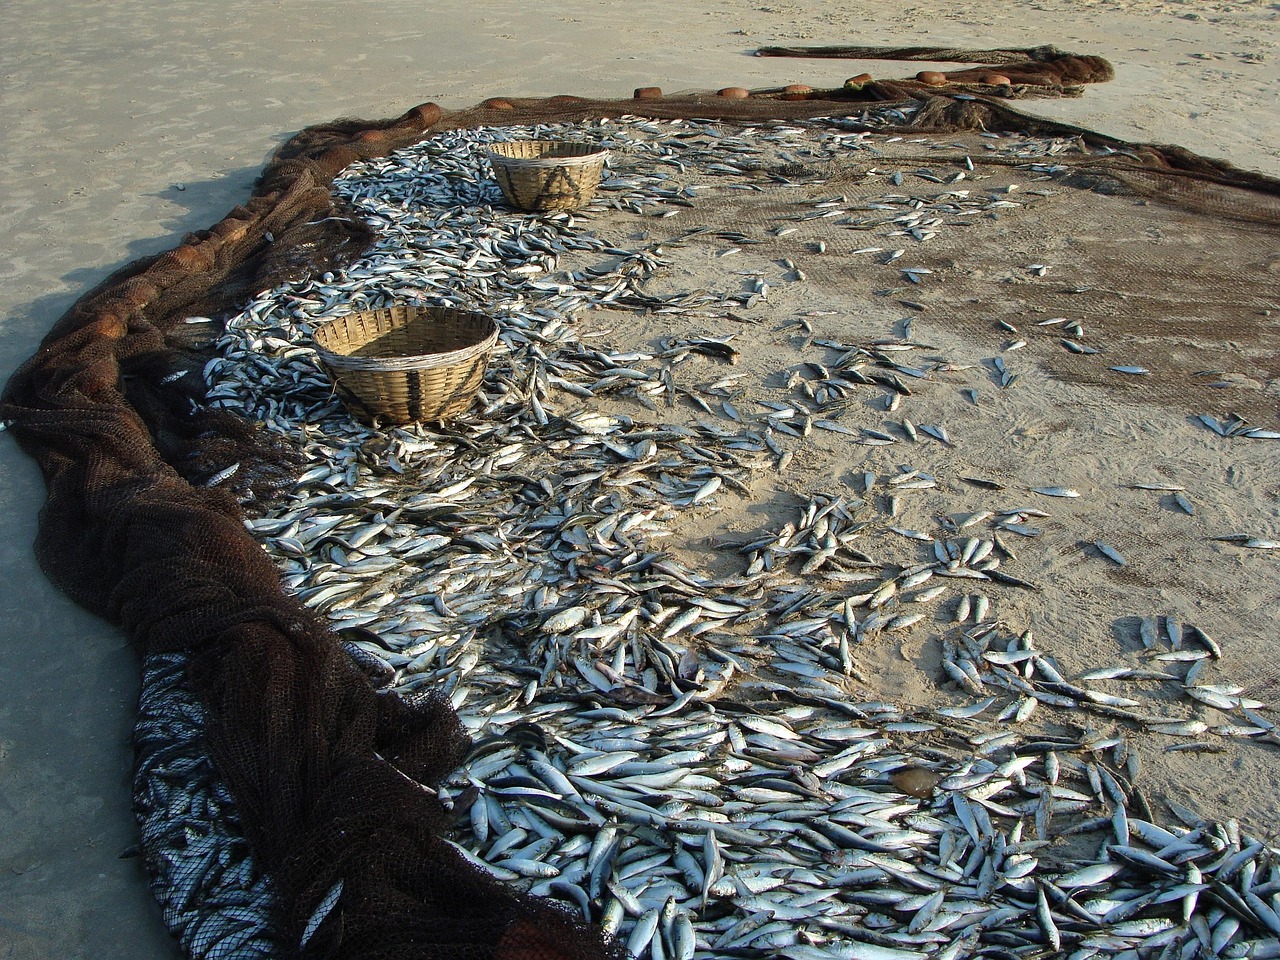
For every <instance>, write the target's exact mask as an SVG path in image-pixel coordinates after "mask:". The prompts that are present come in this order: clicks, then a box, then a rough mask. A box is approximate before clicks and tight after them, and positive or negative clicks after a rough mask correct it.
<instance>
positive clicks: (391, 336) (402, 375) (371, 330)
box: [315, 306, 498, 423]
mask: <svg viewBox="0 0 1280 960" xmlns="http://www.w3.org/2000/svg"><path fill="white" fill-rule="evenodd" d="M497 340H498V327H497V324H495V323H494V322H493V319H492V318H490V317H487V316H485V315H484V314H480V313H471V312H469V311H466V310H453V309H449V308H447V307H416V306H396V307H391V308H390V309H386V310H364V311H360V312H357V313H351V314H348V315H347V316H345V317H339V318H338V319H336V320H332V321H330V322H329V323H326V324H325V325H324V326H322V327H320V328H318V329H317V330H316V332H315V341H316V347H317V348H318V349H317V353H319V355H320V360H321V362H322V363H323V364H324V365H325V367H327V368H328V370H329V373H330V374H331V375H332V377H333V379H334V383H335V384H336V385H337V386H338V387H339V389H340V391H341V393H342V395H343V400H344V401H345V402H346V403H347V405H348V406H349V407H350V408H351V410H352V412H354V413H355V414H356V415H357V416H359V417H360V418H361V419H363V420H372V419H373V418H375V417H377V418H380V419H381V420H384V421H389V422H392V423H411V422H413V421H415V420H447V419H448V418H450V417H455V416H457V415H458V414H460V413H462V412H463V411H464V410H466V409H467V407H469V406H470V405H471V401H472V400H474V399H475V395H476V392H477V391H478V390H479V389H480V381H481V380H482V379H483V378H484V371H485V366H486V364H487V363H488V361H489V354H490V353H491V352H492V351H493V345H494V344H495V343H496V342H497Z"/></svg>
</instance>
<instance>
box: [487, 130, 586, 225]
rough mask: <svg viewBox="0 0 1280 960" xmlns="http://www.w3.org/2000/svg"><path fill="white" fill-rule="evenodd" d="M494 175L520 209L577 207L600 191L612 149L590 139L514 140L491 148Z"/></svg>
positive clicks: (584, 203)
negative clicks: (583, 140) (601, 179)
mask: <svg viewBox="0 0 1280 960" xmlns="http://www.w3.org/2000/svg"><path fill="white" fill-rule="evenodd" d="M488 155H489V163H490V165H491V166H492V167H493V176H494V179H496V180H497V181H498V186H500V187H501V188H502V193H503V195H504V196H505V197H506V198H507V202H508V203H510V204H511V205H512V206H513V207H516V208H517V209H519V210H528V211H534V212H541V211H545V210H573V209H574V208H576V207H585V206H586V205H587V204H588V203H590V202H591V198H592V197H594V196H595V195H596V187H598V186H599V185H600V171H601V170H603V169H604V161H605V159H606V158H607V157H608V156H609V151H608V150H605V149H604V148H602V147H597V146H594V145H592V144H589V143H566V142H564V141H561V140H513V141H511V142H509V143H495V144H493V145H492V146H491V147H490V148H489V151H488Z"/></svg>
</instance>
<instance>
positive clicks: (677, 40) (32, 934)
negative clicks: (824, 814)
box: [0, 0, 1280, 960]
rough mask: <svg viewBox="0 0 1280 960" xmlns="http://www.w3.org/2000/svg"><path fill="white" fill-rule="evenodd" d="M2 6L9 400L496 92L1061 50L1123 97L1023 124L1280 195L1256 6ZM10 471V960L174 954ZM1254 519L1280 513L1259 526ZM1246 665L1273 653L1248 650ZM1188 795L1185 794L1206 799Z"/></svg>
mask: <svg viewBox="0 0 1280 960" xmlns="http://www.w3.org/2000/svg"><path fill="white" fill-rule="evenodd" d="M6 9H7V14H8V16H7V22H8V25H9V29H8V30H7V31H5V33H4V36H3V37H0V58H2V59H3V61H4V64H5V68H4V69H5V76H4V80H3V84H2V85H0V106H2V108H3V110H4V115H5V117H6V124H5V125H6V130H5V133H6V136H5V137H4V140H3V145H2V146H0V170H2V171H3V173H2V175H0V176H2V177H3V180H2V182H3V185H4V186H3V191H2V196H0V235H2V236H3V240H0V243H3V244H4V245H5V246H4V255H3V256H0V281H2V282H0V324H3V327H2V329H3V333H4V337H3V339H0V375H3V376H5V377H7V376H8V375H9V373H10V372H12V370H13V369H14V368H15V367H16V366H17V365H18V364H19V363H21V362H22V361H23V360H24V359H25V358H26V357H28V356H29V355H30V354H31V353H32V352H33V351H34V349H35V348H36V345H37V344H38V343H39V341H40V338H41V337H42V336H43V335H44V333H45V332H46V331H47V330H48V329H49V327H50V326H51V325H52V323H53V322H54V321H55V320H56V319H57V318H58V317H59V316H60V315H61V314H62V313H63V312H64V311H65V310H66V309H67V308H68V307H69V306H70V305H71V304H72V303H73V302H74V301H75V300H76V298H77V297H79V296H80V295H81V294H83V293H84V292H85V291H86V290H88V289H89V288H90V287H92V286H93V285H94V284H96V283H98V282H100V281H101V280H102V279H103V278H105V277H106V276H107V275H109V274H110V273H111V272H112V271H113V270H114V269H116V268H117V267H119V266H121V265H123V264H124V263H127V262H128V261H130V260H132V259H134V258H136V257H139V256H142V255H145V254H149V253H153V252H158V251H161V250H164V249H167V248H169V247H171V246H173V245H174V244H175V243H177V242H178V240H180V239H181V237H182V235H183V234H184V233H185V232H187V231H189V230H194V229H197V228H200V227H204V226H207V225H209V224H211V223H213V222H215V221H216V220H218V219H219V218H220V217H221V216H222V215H223V214H224V213H225V212H226V211H227V210H228V209H229V208H230V207H232V206H233V205H234V204H236V203H237V202H240V201H241V200H243V199H244V198H245V197H246V196H247V195H248V193H249V190H250V188H251V185H252V182H253V179H254V177H255V176H256V174H257V172H258V171H259V169H260V168H261V166H262V164H263V162H264V160H265V159H266V157H267V156H268V155H269V153H270V152H271V150H272V149H273V148H274V147H275V146H276V145H277V144H279V143H280V142H281V141H282V140H283V139H285V138H287V137H288V136H289V135H291V134H292V133H294V132H296V131H297V130H298V129H300V128H302V127H304V126H307V125H309V124H313V123H319V122H323V121H325V120H329V119H333V118H335V117H341V116H357V117H374V116H392V115H396V114H399V113H401V112H403V111H404V110H405V109H407V108H408V107H410V106H412V105H414V104H417V103H421V102H424V101H436V102H437V103H439V104H441V105H442V106H444V107H446V108H458V107H463V106H467V105H470V104H473V103H475V102H477V101H479V100H481V99H483V98H485V97H488V96H495V95H501V94H510V95H525V96H537V95H550V94H557V93H581V94H592V95H599V96H613V97H625V96H628V95H630V93H631V91H632V89H633V88H635V87H637V86H643V85H658V86H661V87H662V88H663V89H664V90H666V91H667V92H677V91H681V90H699V89H714V88H718V87H721V86H724V85H726V84H740V85H743V86H747V87H764V86H778V85H781V84H785V83H790V82H802V83H808V84H811V85H813V86H815V87H823V86H838V85H839V84H840V83H841V82H842V81H843V80H844V79H845V78H846V77H848V76H851V75H853V74H857V73H859V72H862V71H863V70H868V71H870V72H872V73H873V74H875V75H876V76H883V77H895V76H909V75H911V74H912V73H914V72H915V69H918V67H916V66H915V65H906V64H894V63H863V62H855V61H820V60H812V61H805V60H776V59H763V58H756V57H753V56H752V55H751V52H752V51H753V50H754V49H755V48H756V47H758V46H761V45H767V44H786V45H804V44H815V45H816V44H853V43H857V44H886V45H887V44H925V43H929V44H952V45H955V46H957V47H970V48H993V47H1000V46H1014V47H1025V46H1033V45H1039V44H1054V45H1056V46H1058V47H1060V48H1062V49H1064V50H1068V51H1071V52H1078V53H1087V54H1096V55H1099V56H1102V57H1105V58H1107V59H1109V60H1110V61H1111V62H1112V63H1113V64H1114V65H1115V68H1116V80H1115V81H1114V82H1112V83H1110V84H1105V85H1100V86H1094V87H1090V88H1088V89H1087V90H1086V91H1085V94H1084V96H1083V97H1081V98H1078V99H1066V100H1053V101H1044V100H1039V101H1026V102H1021V103H1018V104H1015V105H1016V106H1018V107H1019V108H1020V109H1023V110H1025V111H1028V112H1031V113H1037V114H1041V115H1045V116H1049V117H1053V118H1057V119H1062V120H1066V121H1068V122H1071V123H1076V124H1081V125H1084V126H1087V127H1090V128H1093V129H1096V130H1098V131H1100V132H1104V133H1107V134H1110V135H1113V136H1116V137H1121V138H1125V139H1130V140H1134V141H1140V142H1155V143H1175V144H1180V145H1182V146H1184V147H1187V148H1189V149H1191V150H1193V151H1196V152H1199V153H1202V154H1205V155H1208V156H1211V157H1219V158H1223V159H1226V160H1228V161H1230V162H1232V163H1234V164H1236V165H1238V166H1241V167H1244V168H1249V169H1254V170H1259V171H1262V172H1265V173H1268V174H1271V175H1280V119H1278V118H1277V115H1276V111H1275V109H1274V106H1275V90H1276V88H1277V83H1278V82H1280V50H1278V47H1280V7H1278V6H1277V5H1275V4H1268V3H1265V2H1205V3H1191V2H1185V3H1178V2H1163V0H1127V2H1126V0H1077V2H1071V0H1042V2H1038V3H1027V4H1018V5H1004V6H1002V7H1000V8H999V9H998V10H997V11H992V10H991V9H990V5H987V4H976V3H969V2H957V0H943V2H941V3H939V4H931V5H927V6H926V5H907V6H905V7H903V8H900V9H896V10H890V9H887V8H886V7H885V6H884V5H882V4H877V3H872V2H868V0H843V2H839V3H820V4H818V3H791V2H783V0H777V2H769V3H759V2H758V0H757V2H752V3H741V2H729V3H721V4H717V5H716V6H715V8H714V9H713V10H699V9H691V8H690V7H689V6H687V5H681V4H676V3H673V2H671V0H638V2H633V3H630V4H625V5H624V4H622V3H619V2H617V0H600V2H593V3H547V4H542V5H539V6H537V7H536V8H533V7H531V5H529V4H519V3H514V2H508V0H504V2H500V3H496V4H489V5H485V6H484V7H482V8H481V7H477V8H476V9H474V10H463V11H459V10H458V9H456V8H455V6H454V5H450V4H443V3H415V4H409V3H406V2H397V0H386V2H377V3H372V4H368V5H365V6H363V7H361V8H360V15H359V17H358V18H357V17H354V16H353V15H352V11H351V8H350V7H349V5H344V4H339V3H335V2H331V0H324V2H320V3H314V4H309V5H305V6H299V7H295V8H284V7H277V6H270V5H262V4H251V3H248V2H243V0H232V2H228V3H224V4H220V5H216V6H215V5H203V4H195V3H190V2H176V3H172V4H169V5H166V6H165V7H163V8H162V9H157V8H154V7H152V6H149V5H145V4H142V3H139V2H137V0H105V2H91V3H86V4H82V5H79V6H77V7H74V8H73V7H70V6H66V5H60V4H52V5H51V4H48V3H36V2H34V0H13V2H11V3H10V4H9V5H8V6H7V8H6ZM0 474H2V475H3V481H4V482H3V483H0V490H3V491H4V493H3V501H4V505H5V509H4V510H3V511H0V517H2V518H3V519H2V520H0V523H2V524H3V537H0V544H3V546H2V547H0V563H2V564H3V573H4V575H3V577H2V578H0V618H2V619H0V622H2V623H3V625H4V636H5V638H6V641H7V642H6V652H5V655H4V659H3V664H4V666H3V669H2V670H0V960H28V958H31V960H34V958H54V957H57V958H68V960H69V958H79V957H94V958H97V960H112V958H116V957H120V958H124V957H129V958H136V960H148V958H152V957H155V958H171V957H176V956H177V955H178V950H177V947H176V945H175V944H174V942H173V941H172V940H171V938H170V937H169V935H168V934H167V932H166V931H165V929H164V927H163V924H162V923H161V919H160V915H159V910H158V908H157V907H156V905H155V903H154V901H153V900H152V898H151V894H150V891H149V889H148V881H147V878H146V876H145V874H144V872H143V870H142V868H141V866H140V865H139V861H138V860H137V859H136V858H128V857H126V858H123V859H122V858H121V856H120V855H121V854H122V853H124V852H125V851H126V850H127V849H128V848H130V847H131V846H132V845H134V844H135V843H136V842H137V828H136V825H135V823H134V820H133V817H132V815H131V812H130V787H129V776H130V768H131V748H130V746H129V732H130V729H131V726H132V720H133V710H134V702H135V699H136V696H137V689H138V679H137V673H138V667H137V661H136V658H135V657H134V655H133V653H132V652H131V651H130V649H129V647H128V645H127V643H126V641H125V639H124V638H123V636H122V634H120V633H119V632H118V631H116V630H115V629H114V628H112V627H110V626H109V625H107V624H105V623H103V622H102V621H100V620H98V619H96V618H94V617H92V616H90V615H89V614H87V613H85V612H84V611H82V610H80V609H79V608H77V607H76V606H74V605H73V604H72V603H71V602H70V601H69V600H68V599H67V598H66V597H64V596H63V595H62V594H60V593H59V592H58V591H56V590H55V589H54V588H53V587H52V586H51V585H50V584H49V583H48V582H47V580H45V578H44V576H43V574H42V573H41V572H40V570H39V568H38V567H37V566H36V563H35V560H34V557H33V555H32V551H31V547H30V544H31V541H32V539H33V537H34V531H35V524H36V517H37V513H38V511H39V509H40V505H41V503H42V501H43V485H42V482H41V479H40V476H39V474H38V471H37V470H36V468H35V466H34V465H33V463H32V462H31V461H30V460H28V459H27V458H26V457H25V455H23V454H22V453H21V451H20V450H18V449H17V447H16V445H15V444H14V443H13V442H12V441H11V439H10V438H4V439H3V440H2V441H0ZM1262 509H1270V510H1271V511H1272V513H1274V509H1275V507H1274V502H1272V503H1270V505H1269V506H1267V505H1264V506H1263V508H1262ZM1273 519H1274V517H1273ZM1223 576H1224V577H1228V576H1229V574H1224V575H1223ZM1271 586H1272V593H1274V584H1272V585H1271ZM1249 649H1256V650H1257V651H1258V653H1259V656H1266V652H1267V648H1266V647H1265V646H1264V645H1263V644H1262V642H1261V640H1259V641H1258V643H1257V644H1255V645H1254V646H1252V647H1250V648H1249ZM1271 650H1272V651H1274V647H1272V648H1271ZM1273 655H1274V654H1273ZM1267 773H1268V769H1267V766H1266V764H1265V763H1263V764H1262V765H1260V766H1258V765H1255V766H1251V767H1246V768H1242V769H1241V770H1240V771H1239V774H1240V776H1241V777H1247V778H1251V779H1253V780H1254V781H1255V787H1256V786H1257V783H1256V782H1257V781H1258V780H1260V779H1261V780H1265V778H1266V777H1267ZM1170 776H1171V778H1172V779H1173V780H1176V779H1177V776H1178V775H1177V774H1176V773H1175V774H1170ZM1184 779H1185V780H1186V782H1187V788H1188V790H1191V789H1194V778H1192V777H1185V776H1184ZM1258 789H1261V790H1262V793H1263V794H1264V795H1265V792H1266V791H1265V788H1258ZM1212 802H1213V803H1214V804H1216V805H1217V807H1216V809H1221V810H1229V808H1230V806H1231V802H1232V796H1231V791H1230V789H1229V787H1228V786H1226V785H1222V784H1220V785H1217V786H1215V789H1214V791H1213V799H1212ZM1251 810H1252V812H1253V814H1254V815H1255V816H1257V815H1262V813H1263V812H1265V811H1266V810H1267V808H1266V807H1265V804H1260V803H1255V805H1254V806H1253V807H1252V808H1251ZM1271 812H1274V810H1272V811H1271Z"/></svg>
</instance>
